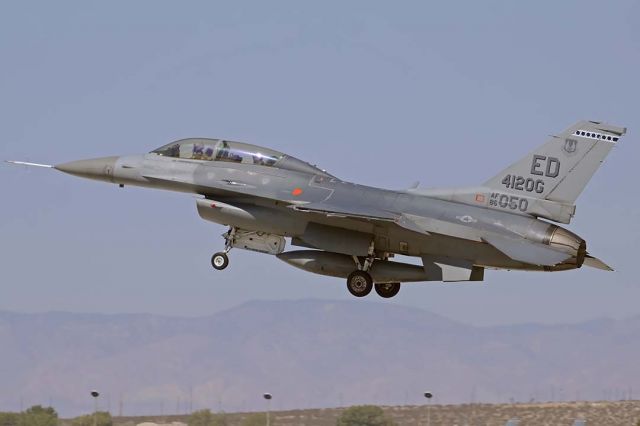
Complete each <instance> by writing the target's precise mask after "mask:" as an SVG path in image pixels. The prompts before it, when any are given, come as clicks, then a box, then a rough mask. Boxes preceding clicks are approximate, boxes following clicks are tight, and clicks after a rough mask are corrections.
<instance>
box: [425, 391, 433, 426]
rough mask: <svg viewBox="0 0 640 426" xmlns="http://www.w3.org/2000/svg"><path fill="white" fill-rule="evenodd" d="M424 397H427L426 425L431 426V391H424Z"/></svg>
mask: <svg viewBox="0 0 640 426" xmlns="http://www.w3.org/2000/svg"><path fill="white" fill-rule="evenodd" d="M424 397H425V398H427V426H431V398H433V393H431V392H425V393H424Z"/></svg>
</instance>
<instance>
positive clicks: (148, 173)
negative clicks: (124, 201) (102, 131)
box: [12, 121, 626, 298]
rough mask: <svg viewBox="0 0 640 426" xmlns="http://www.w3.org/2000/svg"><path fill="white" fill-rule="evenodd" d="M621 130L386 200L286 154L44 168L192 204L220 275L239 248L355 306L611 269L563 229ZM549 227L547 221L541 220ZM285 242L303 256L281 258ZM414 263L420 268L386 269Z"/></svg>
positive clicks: (233, 151) (551, 144) (201, 153)
mask: <svg viewBox="0 0 640 426" xmlns="http://www.w3.org/2000/svg"><path fill="white" fill-rule="evenodd" d="M625 133H626V128H622V127H617V126H612V125H609V124H604V123H600V122H595V121H580V122H578V123H576V124H575V125H573V126H571V127H569V128H568V129H567V130H565V131H564V132H562V133H560V134H558V135H557V136H552V137H550V139H549V140H548V141H547V142H546V143H545V144H544V145H542V146H541V147H540V148H538V149H536V150H535V151H533V152H532V153H530V154H529V155H527V156H525V157H524V158H523V159H521V160H520V161H518V162H516V163H514V164H512V165H511V166H509V167H507V168H506V169H505V170H503V171H502V172H500V173H498V174H497V175H496V176H494V177H492V178H491V179H489V180H487V181H486V182H485V183H483V184H481V185H479V186H475V187H469V188H455V189H420V188H413V189H408V190H403V191H391V190H386V189H379V188H373V187H369V186H363V185H358V184H354V183H351V182H345V181H343V180H341V179H339V178H337V177H335V176H333V175H332V174H330V173H328V172H326V171H325V170H321V169H319V168H317V167H315V166H312V165H311V164H309V163H306V162H304V161H301V160H299V159H297V158H295V157H292V156H290V155H286V154H283V153H281V152H277V151H274V150H271V149H267V148H262V147H258V146H254V145H249V144H246V143H240V142H233V141H228V140H223V139H205V138H190V139H182V140H179V141H176V142H171V143H170V144H167V145H165V146H162V147H160V148H158V149H156V150H154V151H151V152H150V153H148V154H144V155H133V156H123V157H104V158H97V159H90V160H80V161H73V162H69V163H64V164H59V165H56V166H49V165H42V164H33V163H25V162H15V161H12V163H17V164H26V165H34V166H43V167H52V168H55V169H57V170H60V171H62V172H65V173H68V174H71V175H75V176H80V177H84V178H90V179H96V180H101V181H105V182H109V183H114V184H117V185H120V186H121V187H123V186H125V185H136V186H144V187H149V188H158V189H166V190H170V191H181V192H186V193H192V194H198V195H199V196H200V198H197V200H196V203H197V209H198V213H199V214H200V216H201V217H202V218H203V219H205V220H208V221H212V222H216V223H219V224H223V225H227V226H229V230H228V231H227V232H226V233H225V234H224V235H223V237H224V241H225V248H224V250H223V251H221V252H219V253H216V254H214V255H213V257H212V259H211V264H212V266H213V267H214V268H215V269H217V270H222V269H225V268H226V267H227V266H228V264H229V258H228V253H229V251H230V250H231V249H232V248H234V247H236V248H241V249H246V250H254V251H258V252H262V253H267V254H271V255H275V256H276V257H277V258H278V259H280V260H283V261H284V262H286V263H288V264H290V265H293V266H295V267H298V268H300V269H303V270H305V271H309V272H314V273H317V274H321V275H329V276H333V277H340V278H346V280H347V288H348V290H349V292H351V294H353V295H354V296H357V297H362V296H366V295H367V294H369V293H370V292H371V290H372V288H374V287H375V290H376V292H377V293H378V294H379V295H380V296H382V297H385V298H387V297H393V296H395V295H396V294H397V293H398V291H399V290H400V283H408V282H419V281H447V282H450V281H482V280H483V277H484V270H485V269H486V268H490V269H507V270H511V269H517V270H528V271H565V270H569V269H576V268H580V267H581V266H582V265H583V264H584V265H588V266H592V267H595V268H599V269H604V270H611V268H609V267H608V266H607V265H606V264H604V263H603V262H602V261H600V260H598V259H597V258H595V257H592V256H591V255H589V253H588V252H587V248H586V243H585V240H583V239H582V238H580V237H579V236H577V235H576V234H574V233H572V232H570V231H568V230H566V229H564V228H562V227H560V226H558V225H554V224H552V223H550V222H549V221H553V222H559V223H564V224H567V223H569V222H570V221H571V218H572V217H573V216H574V213H575V201H576V199H577V198H578V195H579V194H580V193H581V192H582V190H583V189H584V187H585V185H586V184H587V182H588V181H589V179H591V177H592V175H593V174H594V172H595V171H596V169H597V168H598V167H599V166H600V164H601V163H602V162H603V160H604V159H605V157H606V156H607V154H608V153H609V151H610V150H611V148H613V146H615V145H616V143H617V142H618V140H619V138H620V137H621V136H622V135H624V134H625ZM545 219H546V220H545ZM286 238H289V239H290V243H291V245H294V246H298V247H304V248H305V249H304V250H294V251H287V252H285V251H284V249H285V245H286V241H287V240H286ZM396 254H400V255H406V256H415V257H419V258H421V260H422V266H419V265H413V264H408V263H400V262H394V261H391V260H390V259H391V258H393V257H394V255H396Z"/></svg>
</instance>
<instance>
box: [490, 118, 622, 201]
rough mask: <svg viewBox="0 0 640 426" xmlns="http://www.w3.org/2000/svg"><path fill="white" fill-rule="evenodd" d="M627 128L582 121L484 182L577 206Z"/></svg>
mask: <svg viewBox="0 0 640 426" xmlns="http://www.w3.org/2000/svg"><path fill="white" fill-rule="evenodd" d="M626 131H627V129H626V128H624V127H617V126H612V125H609V124H604V123H599V122H596V121H580V122H578V123H576V124H574V125H573V126H571V127H569V128H568V129H566V130H565V131H564V132H562V133H560V134H559V135H557V136H552V137H551V139H549V140H548V141H547V142H546V143H545V144H544V145H542V146H541V147H539V148H538V149H536V150H535V151H533V152H531V153H530V154H528V155H527V156H526V157H524V158H523V159H522V160H520V161H518V162H517V163H514V164H512V165H511V166H509V167H508V168H506V169H505V170H503V171H502V172H500V173H499V174H498V175H496V176H494V177H493V178H491V179H489V180H488V181H487V182H485V183H484V186H485V187H488V188H491V189H494V190H499V191H501V192H510V193H516V194H521V195H522V196H526V197H527V198H534V199H540V200H548V201H551V202H556V203H560V204H563V205H570V206H572V205H574V204H575V201H576V199H577V198H578V196H579V195H580V193H581V192H582V191H583V190H584V188H585V186H586V185H587V183H588V182H589V180H590V179H591V177H592V176H593V174H594V173H595V171H596V170H597V169H598V167H599V166H600V164H601V163H602V162H603V161H604V159H605V157H606V156H607V154H609V151H610V150H611V148H612V147H613V146H614V145H615V144H616V143H617V142H618V140H619V138H620V137H621V136H622V135H624V134H625V133H626Z"/></svg>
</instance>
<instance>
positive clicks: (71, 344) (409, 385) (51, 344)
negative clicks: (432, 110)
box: [0, 300, 640, 416]
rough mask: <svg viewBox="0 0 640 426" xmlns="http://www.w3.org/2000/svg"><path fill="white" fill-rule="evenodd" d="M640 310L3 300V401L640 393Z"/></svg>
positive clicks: (135, 408)
mask: <svg viewBox="0 0 640 426" xmlns="http://www.w3.org/2000/svg"><path fill="white" fill-rule="evenodd" d="M639 359H640V316H638V317H634V318H630V319H627V320H620V321H614V320H606V319H605V320H595V321H590V322H585V323H581V324H575V325H514V326H499V327H474V326H470V325H465V324H461V323H458V322H455V321H451V320H449V319H446V318H443V317H441V316H437V315H434V314H432V313H429V312H426V311H423V310H420V309H415V308H408V307H403V306H398V305H392V304H385V303H368V302H363V301H359V300H354V301H347V302H345V301H339V302H338V301H321V300H301V301H279V302H251V303H247V304H244V305H241V306H239V307H237V308H234V309H231V310H228V311H224V312H220V313H217V314H215V315H211V316H208V317H200V318H173V317H164V316H156V315H130V314H122V315H94V314H69V313H45V314H19V313H12V312H0V411H2V410H17V409H19V407H20V406H21V405H22V406H24V407H27V406H30V405H33V404H45V405H46V404H49V403H50V402H51V403H52V404H53V406H54V407H56V409H58V410H59V412H61V413H62V414H63V415H66V416H70V415H76V414H79V413H83V412H88V411H91V410H92V409H93V401H92V399H91V397H90V395H89V391H90V390H92V389H97V390H99V391H101V392H102V395H101V397H100V398H99V404H100V406H101V408H102V409H107V408H109V409H110V411H111V412H112V413H114V414H118V412H119V411H120V410H121V409H122V411H123V412H124V414H146V413H149V414H163V413H164V414H166V413H175V412H181V413H184V412H186V411H188V410H190V409H200V408H203V407H208V408H212V409H214V410H219V409H223V410H225V411H238V410H261V409H264V408H265V401H264V400H263V399H262V393H263V392H270V393H272V394H273V395H274V398H273V401H272V407H273V408H274V409H290V408H304V407H329V406H338V405H352V404H358V403H373V404H417V403H422V402H423V401H422V393H423V392H424V391H425V390H429V391H431V392H433V393H434V394H435V401H434V402H436V403H460V402H469V401H472V400H474V401H482V402H504V401H509V400H511V399H513V400H516V401H529V400H532V399H533V400H537V401H540V400H551V399H554V400H575V399H623V398H629V397H633V396H634V395H633V393H634V389H635V392H636V395H635V396H636V397H637V396H638V395H640V362H639V361H638V360H639Z"/></svg>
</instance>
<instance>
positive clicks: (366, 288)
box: [347, 242, 400, 299]
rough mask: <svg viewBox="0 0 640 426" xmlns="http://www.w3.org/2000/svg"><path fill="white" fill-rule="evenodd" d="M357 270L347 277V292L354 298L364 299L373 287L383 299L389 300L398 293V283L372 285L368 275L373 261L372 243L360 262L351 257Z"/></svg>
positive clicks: (356, 258)
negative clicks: (367, 253) (366, 254)
mask: <svg viewBox="0 0 640 426" xmlns="http://www.w3.org/2000/svg"><path fill="white" fill-rule="evenodd" d="M353 260H354V262H355V263H356V267H357V268H358V269H357V270H355V271H353V272H352V273H350V274H349V276H348V277H347V290H349V293H351V294H353V295H354V296H356V297H365V296H367V295H368V294H369V293H371V290H372V289H373V288H374V287H375V289H376V293H378V296H380V297H383V298H385V299H388V298H391V297H393V296H395V295H396V294H398V292H399V291H400V283H396V282H391V283H378V284H374V283H373V278H371V274H369V272H368V271H369V269H370V268H371V265H372V264H373V261H374V260H375V257H374V247H373V242H372V243H371V246H370V247H369V255H368V256H367V257H366V258H365V259H364V262H361V261H360V260H361V259H360V258H358V257H357V256H354V257H353Z"/></svg>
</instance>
